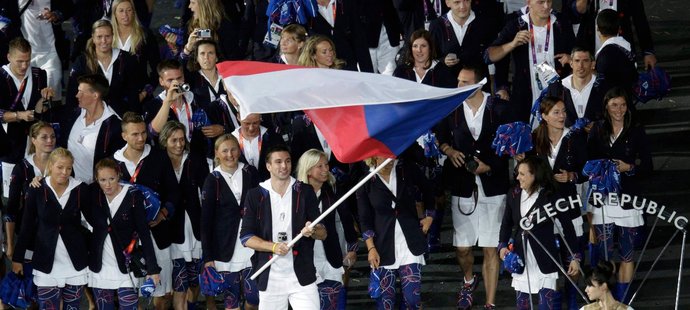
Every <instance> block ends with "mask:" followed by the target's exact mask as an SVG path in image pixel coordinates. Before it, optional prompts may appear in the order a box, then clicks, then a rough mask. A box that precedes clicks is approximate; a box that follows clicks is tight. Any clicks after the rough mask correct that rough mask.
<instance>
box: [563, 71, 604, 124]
mask: <svg viewBox="0 0 690 310" xmlns="http://www.w3.org/2000/svg"><path fill="white" fill-rule="evenodd" d="M596 78H597V77H596V76H595V75H594V74H592V78H591V79H590V80H589V82H588V83H587V85H585V87H583V88H582V91H579V90H577V89H576V88H575V87H573V76H572V75H569V76H568V77H566V78H565V79H563V82H562V84H563V87H565V88H567V89H568V90H570V98H571V99H572V100H573V105H574V106H575V112H577V117H578V118H583V117H584V116H585V111H586V110H587V101H589V95H590V94H591V93H592V87H594V80H596Z"/></svg>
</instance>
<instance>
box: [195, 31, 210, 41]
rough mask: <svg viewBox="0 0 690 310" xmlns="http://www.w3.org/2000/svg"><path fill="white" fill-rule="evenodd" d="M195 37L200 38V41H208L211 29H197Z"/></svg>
mask: <svg viewBox="0 0 690 310" xmlns="http://www.w3.org/2000/svg"><path fill="white" fill-rule="evenodd" d="M196 35H197V37H200V38H202V39H210V38H211V29H199V30H197V31H196Z"/></svg>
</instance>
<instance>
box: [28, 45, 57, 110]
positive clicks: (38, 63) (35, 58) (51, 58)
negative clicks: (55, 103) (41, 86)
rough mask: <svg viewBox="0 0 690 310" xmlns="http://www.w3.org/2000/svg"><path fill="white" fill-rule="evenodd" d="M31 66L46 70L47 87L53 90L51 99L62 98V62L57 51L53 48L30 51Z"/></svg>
mask: <svg viewBox="0 0 690 310" xmlns="http://www.w3.org/2000/svg"><path fill="white" fill-rule="evenodd" d="M31 66H33V67H38V68H41V69H43V70H45V71H46V75H47V76H48V87H50V88H52V89H53V91H54V92H55V96H53V100H60V99H62V63H61V62H60V57H59V56H58V53H57V52H56V51H55V50H53V51H51V52H47V53H32V55H31Z"/></svg>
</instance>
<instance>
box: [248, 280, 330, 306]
mask: <svg viewBox="0 0 690 310" xmlns="http://www.w3.org/2000/svg"><path fill="white" fill-rule="evenodd" d="M274 279H275V278H274ZM271 282H272V281H270V280H269V283H268V287H266V290H265V291H259V300H260V302H259V310H287V308H288V303H289V304H290V306H292V309H300V310H319V307H320V303H321V301H320V300H319V290H318V288H317V287H316V283H312V284H309V285H307V286H302V285H300V284H299V282H298V281H297V277H290V278H284V279H280V281H279V282H280V283H271ZM273 282H275V280H273Z"/></svg>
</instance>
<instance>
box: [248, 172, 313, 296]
mask: <svg viewBox="0 0 690 310" xmlns="http://www.w3.org/2000/svg"><path fill="white" fill-rule="evenodd" d="M291 190H292V235H293V236H297V235H298V234H299V233H300V232H301V231H302V228H304V225H305V224H306V223H307V221H314V220H315V219H316V218H317V217H319V207H318V202H317V200H316V194H315V193H314V188H313V187H311V185H309V184H305V183H302V182H299V181H297V182H295V184H294V185H293V186H292V189H291ZM243 207H244V216H243V217H242V230H241V231H240V239H241V240H242V244H245V243H246V242H247V240H249V239H250V238H251V237H254V236H257V237H259V238H261V239H263V240H268V241H271V240H273V222H272V220H271V219H272V217H271V197H270V194H269V192H268V190H266V189H265V188H262V187H261V186H258V187H255V188H253V189H251V190H250V191H249V193H247V198H246V199H245V201H244V206H243ZM287 255H290V254H287ZM292 255H293V256H294V263H293V267H294V270H295V274H296V275H297V280H298V281H299V284H300V285H302V286H306V285H309V284H312V283H314V282H315V281H316V268H315V267H314V239H312V238H302V239H301V240H300V241H299V242H297V243H296V244H295V246H294V247H293V248H292ZM271 256H272V254H271V253H269V252H259V251H257V252H255V253H254V256H252V267H254V270H257V269H258V268H260V267H261V266H263V265H264V264H265V263H266V262H268V260H269V259H271ZM270 272H271V269H270V268H268V269H267V270H266V271H264V272H263V273H261V275H259V277H258V278H257V279H256V283H257V285H258V287H259V290H260V291H265V290H266V286H267V285H268V275H269V274H270Z"/></svg>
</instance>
